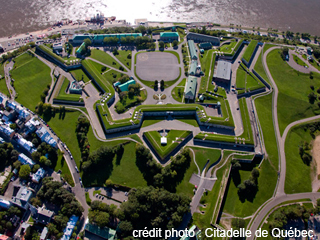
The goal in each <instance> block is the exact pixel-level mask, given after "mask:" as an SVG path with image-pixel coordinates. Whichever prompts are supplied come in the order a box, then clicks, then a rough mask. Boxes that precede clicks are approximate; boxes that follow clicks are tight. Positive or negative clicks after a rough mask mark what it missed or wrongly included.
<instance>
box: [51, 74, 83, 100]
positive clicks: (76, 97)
mask: <svg viewBox="0 0 320 240" xmlns="http://www.w3.org/2000/svg"><path fill="white" fill-rule="evenodd" d="M69 83H70V82H69V80H68V79H66V78H65V79H64V80H63V83H62V86H61V88H60V91H59V94H58V96H57V97H56V99H59V100H67V101H74V102H78V101H79V98H80V97H81V95H80V94H68V93H66V90H67V88H68V86H69Z"/></svg>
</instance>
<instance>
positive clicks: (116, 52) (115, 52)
mask: <svg viewBox="0 0 320 240" xmlns="http://www.w3.org/2000/svg"><path fill="white" fill-rule="evenodd" d="M112 53H113V55H115V56H116V55H119V52H118V49H117V48H114V49H113V50H112Z"/></svg>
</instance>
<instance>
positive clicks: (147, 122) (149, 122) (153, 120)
mask: <svg viewBox="0 0 320 240" xmlns="http://www.w3.org/2000/svg"><path fill="white" fill-rule="evenodd" d="M163 120H165V119H164V118H161V119H147V120H143V123H142V126H141V127H147V126H150V125H153V124H155V123H158V122H161V121H163Z"/></svg>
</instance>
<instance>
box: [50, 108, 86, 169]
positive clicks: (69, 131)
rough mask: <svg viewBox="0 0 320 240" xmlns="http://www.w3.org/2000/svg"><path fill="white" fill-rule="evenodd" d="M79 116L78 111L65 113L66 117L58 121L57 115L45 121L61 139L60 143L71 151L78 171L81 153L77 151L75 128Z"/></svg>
mask: <svg viewBox="0 0 320 240" xmlns="http://www.w3.org/2000/svg"><path fill="white" fill-rule="evenodd" d="M80 115H81V113H80V112H78V111H74V112H66V115H65V117H64V118H63V119H62V118H60V119H59V114H56V115H55V117H53V118H51V119H50V120H47V121H46V122H47V123H48V124H49V126H50V127H51V128H52V130H53V131H54V132H55V133H56V134H57V136H58V137H59V138H60V139H61V141H62V142H64V143H66V144H67V147H68V148H69V150H70V151H71V154H72V156H73V159H74V161H75V162H76V164H77V166H78V168H79V169H80V159H81V152H80V149H79V145H78V140H77V133H76V132H75V130H76V126H77V120H78V117H79V116H80ZM61 126H63V127H61Z"/></svg>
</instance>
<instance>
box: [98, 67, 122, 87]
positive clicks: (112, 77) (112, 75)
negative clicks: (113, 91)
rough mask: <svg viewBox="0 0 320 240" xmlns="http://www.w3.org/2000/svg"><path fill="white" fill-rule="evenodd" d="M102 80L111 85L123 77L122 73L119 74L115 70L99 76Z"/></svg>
mask: <svg viewBox="0 0 320 240" xmlns="http://www.w3.org/2000/svg"><path fill="white" fill-rule="evenodd" d="M101 76H102V78H104V79H105V80H106V81H107V82H108V83H110V84H113V83H114V82H115V81H118V78H120V77H121V76H123V74H122V73H119V72H118V71H115V70H110V71H108V72H106V73H104V74H102V75H101Z"/></svg>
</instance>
